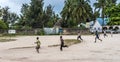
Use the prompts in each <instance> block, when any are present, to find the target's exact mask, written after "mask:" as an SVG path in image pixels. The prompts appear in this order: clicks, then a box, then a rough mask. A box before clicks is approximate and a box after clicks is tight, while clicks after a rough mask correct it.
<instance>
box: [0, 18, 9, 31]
mask: <svg viewBox="0 0 120 62" xmlns="http://www.w3.org/2000/svg"><path fill="white" fill-rule="evenodd" d="M7 28H8V27H7V25H6V24H5V23H4V22H3V21H2V20H0V29H7Z"/></svg>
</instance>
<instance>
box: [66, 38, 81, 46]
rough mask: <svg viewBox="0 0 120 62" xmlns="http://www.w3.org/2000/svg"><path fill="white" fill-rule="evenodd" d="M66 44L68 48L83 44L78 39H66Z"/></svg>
mask: <svg viewBox="0 0 120 62" xmlns="http://www.w3.org/2000/svg"><path fill="white" fill-rule="evenodd" d="M64 42H65V45H68V46H71V45H74V44H78V43H81V41H80V40H76V39H65V40H64Z"/></svg>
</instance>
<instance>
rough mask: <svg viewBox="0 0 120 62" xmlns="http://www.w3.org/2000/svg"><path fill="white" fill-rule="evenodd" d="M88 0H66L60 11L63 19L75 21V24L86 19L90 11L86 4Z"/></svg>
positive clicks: (69, 21)
mask: <svg viewBox="0 0 120 62" xmlns="http://www.w3.org/2000/svg"><path fill="white" fill-rule="evenodd" d="M88 2H89V0H66V1H65V6H64V8H63V10H62V12H61V15H62V18H63V20H65V21H66V22H67V24H68V25H70V23H75V24H73V25H77V24H79V23H81V22H83V21H86V19H87V18H89V17H90V13H92V9H91V7H90V5H89V4H88Z"/></svg>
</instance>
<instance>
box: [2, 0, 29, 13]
mask: <svg viewBox="0 0 120 62" xmlns="http://www.w3.org/2000/svg"><path fill="white" fill-rule="evenodd" d="M29 2H30V0H1V1H0V6H1V7H5V6H8V7H9V8H10V9H9V11H11V12H15V13H17V14H20V10H21V6H22V4H23V3H29Z"/></svg>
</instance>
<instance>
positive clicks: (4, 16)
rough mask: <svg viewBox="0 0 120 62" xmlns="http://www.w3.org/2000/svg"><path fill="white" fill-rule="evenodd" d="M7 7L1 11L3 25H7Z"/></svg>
mask: <svg viewBox="0 0 120 62" xmlns="http://www.w3.org/2000/svg"><path fill="white" fill-rule="evenodd" d="M8 10H9V7H8V6H6V7H4V8H3V9H2V11H3V12H2V13H3V14H2V17H3V21H4V22H5V23H7V24H8V23H9V20H8V19H9V11H8Z"/></svg>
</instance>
